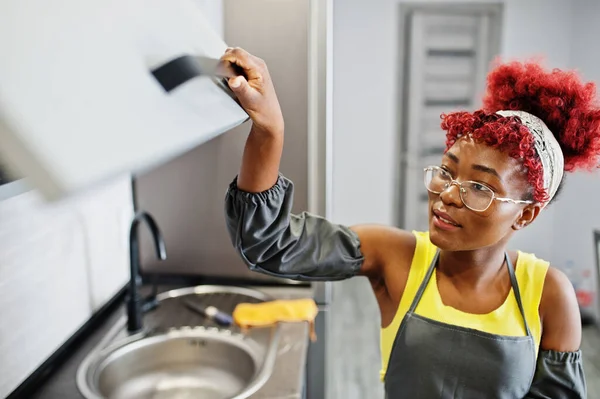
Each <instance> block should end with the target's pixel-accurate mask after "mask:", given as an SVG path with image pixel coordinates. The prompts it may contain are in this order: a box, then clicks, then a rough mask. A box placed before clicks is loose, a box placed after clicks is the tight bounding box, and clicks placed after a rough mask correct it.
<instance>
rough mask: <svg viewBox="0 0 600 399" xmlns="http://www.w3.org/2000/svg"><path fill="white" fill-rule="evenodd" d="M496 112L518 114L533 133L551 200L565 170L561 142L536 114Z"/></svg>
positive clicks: (507, 114)
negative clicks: (559, 142)
mask: <svg viewBox="0 0 600 399" xmlns="http://www.w3.org/2000/svg"><path fill="white" fill-rule="evenodd" d="M496 113H497V114H499V115H502V116H505V117H506V116H518V117H519V118H520V119H521V122H523V124H524V125H525V126H526V127H527V129H529V131H530V132H531V134H532V135H533V138H534V141H535V150H536V151H537V153H538V155H539V157H540V161H542V167H543V170H544V189H545V190H546V192H547V193H548V202H550V200H551V199H552V198H553V197H554V195H555V194H556V191H558V186H559V185H560V182H561V180H562V177H563V172H564V166H565V159H564V156H563V153H562V150H561V149H560V144H558V141H557V140H556V138H554V135H553V134H552V132H551V131H550V129H548V126H546V124H545V123H544V121H542V120H541V119H540V118H538V117H537V116H535V115H531V114H530V113H527V112H525V111H498V112H496ZM548 202H547V203H548Z"/></svg>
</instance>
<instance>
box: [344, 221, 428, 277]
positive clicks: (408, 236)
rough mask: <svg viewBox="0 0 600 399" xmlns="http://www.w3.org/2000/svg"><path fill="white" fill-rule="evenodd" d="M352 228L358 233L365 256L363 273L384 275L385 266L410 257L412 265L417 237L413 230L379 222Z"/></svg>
mask: <svg viewBox="0 0 600 399" xmlns="http://www.w3.org/2000/svg"><path fill="white" fill-rule="evenodd" d="M351 229H352V230H353V231H354V232H356V234H357V235H358V237H359V240H360V246H361V252H362V253H363V255H364V257H365V262H364V264H363V267H362V270H361V274H363V275H366V276H373V275H379V276H382V275H383V274H384V269H385V266H386V265H388V264H390V263H392V262H397V260H398V259H408V260H409V262H408V264H409V265H410V259H411V258H412V254H413V252H414V250H415V246H416V238H415V236H414V234H412V233H411V232H409V231H406V230H402V229H399V228H396V227H392V226H385V225H377V224H362V225H355V226H352V227H351ZM398 266H400V265H398Z"/></svg>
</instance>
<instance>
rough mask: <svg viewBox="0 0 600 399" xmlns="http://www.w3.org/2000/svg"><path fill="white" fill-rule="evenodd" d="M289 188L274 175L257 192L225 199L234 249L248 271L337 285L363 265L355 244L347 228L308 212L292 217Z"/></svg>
mask: <svg viewBox="0 0 600 399" xmlns="http://www.w3.org/2000/svg"><path fill="white" fill-rule="evenodd" d="M293 195H294V185H293V183H292V182H291V181H290V180H289V179H287V178H285V177H284V176H283V175H279V178H278V180H277V183H276V184H275V185H274V186H273V187H271V188H270V189H268V190H267V191H264V192H261V193H247V192H244V191H241V190H239V189H238V188H237V178H236V179H234V181H233V182H232V183H231V184H230V186H229V189H228V190H227V194H226V197H225V218H226V222H227V229H228V232H229V235H230V238H231V241H232V243H233V245H234V246H235V248H236V250H237V251H238V253H239V254H240V256H241V257H242V259H243V260H244V262H245V263H246V264H247V265H248V267H249V268H250V269H251V270H254V271H257V272H261V273H265V274H269V275H275V276H279V277H285V278H289V279H294V280H304V281H311V280H312V281H317V280H321V281H324V280H329V281H334V280H342V279H346V278H350V277H353V276H355V275H356V274H357V273H358V271H359V270H360V267H361V265H362V263H363V259H364V258H363V256H362V253H361V251H360V242H359V239H358V236H357V235H356V233H355V232H353V231H352V230H350V229H349V228H348V227H346V226H343V225H339V224H334V223H331V222H329V221H328V220H326V219H324V218H322V217H320V216H316V215H312V214H310V213H307V212H303V213H301V214H298V215H295V214H292V213H291V209H292V203H293Z"/></svg>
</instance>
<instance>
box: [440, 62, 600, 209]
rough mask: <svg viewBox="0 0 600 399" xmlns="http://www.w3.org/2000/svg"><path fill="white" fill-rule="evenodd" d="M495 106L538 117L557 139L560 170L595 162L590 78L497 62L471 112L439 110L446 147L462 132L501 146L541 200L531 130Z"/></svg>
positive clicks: (597, 121) (598, 134)
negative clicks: (477, 105)
mask: <svg viewBox="0 0 600 399" xmlns="http://www.w3.org/2000/svg"><path fill="white" fill-rule="evenodd" d="M500 110H520V111H526V112H529V113H530V114H533V115H535V116H537V117H538V118H540V119H542V120H543V121H544V122H545V123H546V125H547V126H548V128H549V129H550V130H551V131H552V132H553V133H554V136H555V137H556V139H557V140H558V142H559V143H560V146H561V148H562V151H563V154H564V157H565V171H573V170H575V169H578V168H586V169H592V168H594V167H597V166H598V157H599V155H600V109H599V107H598V104H597V102H596V86H595V84H594V83H582V82H581V80H580V78H579V76H578V74H577V73H576V72H575V71H561V70H558V69H554V70H552V71H546V70H544V69H543V67H542V66H541V65H540V64H538V63H535V62H527V63H520V62H510V63H506V64H499V65H497V66H496V67H495V68H494V69H493V70H492V71H491V72H490V73H489V75H488V77H487V91H486V93H485V96H484V98H483V108H482V109H481V110H479V111H476V112H474V113H470V112H454V113H450V114H443V115H442V123H441V126H442V129H444V130H445V131H446V150H448V149H449V148H450V147H452V145H454V143H455V142H456V141H457V140H458V139H459V138H460V137H462V136H463V135H465V134H470V135H471V137H473V139H475V140H477V141H480V142H482V143H485V144H486V145H489V146H492V147H494V148H497V149H499V150H500V151H503V152H506V153H507V154H509V155H510V156H511V157H513V158H516V159H519V160H521V161H522V162H523V166H525V168H526V170H527V178H528V181H529V183H530V184H531V187H532V189H533V192H532V193H530V194H529V196H530V198H531V199H533V200H535V201H539V202H545V201H547V200H548V193H547V192H546V190H544V187H543V169H542V164H541V162H540V159H539V157H538V155H537V152H536V150H535V147H534V141H533V136H532V135H531V134H530V133H529V130H528V129H527V128H526V127H525V126H524V125H522V124H521V121H520V119H519V118H518V117H515V116H511V117H502V116H500V115H498V114H496V112H497V111H500Z"/></svg>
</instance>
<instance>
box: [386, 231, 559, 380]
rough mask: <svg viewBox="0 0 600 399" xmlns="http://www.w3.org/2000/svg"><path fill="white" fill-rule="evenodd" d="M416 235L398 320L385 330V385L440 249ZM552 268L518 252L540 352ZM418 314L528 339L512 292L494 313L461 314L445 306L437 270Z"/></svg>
mask: <svg viewBox="0 0 600 399" xmlns="http://www.w3.org/2000/svg"><path fill="white" fill-rule="evenodd" d="M413 234H414V235H415V236H416V238H417V246H416V248H415V253H414V255H413V259H412V263H411V265H410V272H409V274H408V280H407V282H406V288H405V289H404V294H403V295H402V299H401V300H400V305H399V306H398V310H397V311H396V315H395V316H394V319H393V320H392V322H391V323H390V325H389V326H387V327H386V328H382V329H381V342H380V345H381V360H382V369H381V380H382V381H383V379H384V377H385V373H386V370H387V366H388V361H389V358H390V354H391V351H392V345H393V344H394V340H395V338H396V334H397V332H398V329H399V327H400V323H401V322H402V319H403V318H404V315H405V314H406V312H407V311H408V309H409V308H410V305H411V304H412V301H413V299H414V297H415V295H416V293H417V290H418V289H419V286H420V285H421V282H422V281H423V279H424V278H425V274H426V273H427V270H428V268H429V266H430V264H431V261H432V260H433V257H434V256H435V253H436V251H437V247H436V246H435V245H433V244H432V243H431V241H430V240H429V233H428V232H416V231H413ZM548 267H549V264H548V262H546V261H544V260H541V259H538V258H536V257H535V255H533V254H528V253H523V252H520V251H519V252H518V258H517V264H516V265H515V274H516V277H517V283H518V284H519V290H520V292H521V299H522V302H523V309H524V311H525V317H526V318H527V323H528V324H529V329H530V330H531V334H532V335H533V339H534V341H535V347H536V352H537V351H538V350H539V345H540V340H541V336H542V326H541V321H540V315H539V311H538V307H539V304H540V300H541V298H542V290H543V288H544V280H545V278H546V271H547V270H548ZM415 313H417V314H418V315H421V316H423V317H427V318H429V319H433V320H437V321H439V322H442V323H447V324H452V325H456V326H461V327H467V328H473V329H476V330H479V331H484V332H488V333H491V334H498V335H504V336H525V335H527V332H526V331H525V327H524V325H523V318H522V316H521V312H520V311H519V306H518V304H517V300H516V298H515V295H514V292H513V291H512V290H511V291H510V293H509V295H508V297H507V298H506V300H505V301H504V303H503V304H502V305H500V307H499V308H497V309H496V310H494V311H492V312H490V313H487V314H471V313H465V312H461V311H459V310H457V309H455V308H453V307H451V306H446V305H444V303H443V302H442V299H441V296H440V293H439V291H438V288H437V279H436V276H435V270H434V274H433V275H432V277H431V279H430V280H429V283H428V284H427V287H426V288H425V291H424V292H423V296H422V298H421V301H420V302H419V304H418V305H417V308H416V309H415Z"/></svg>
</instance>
